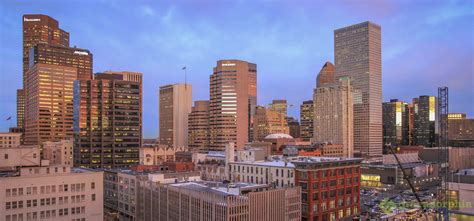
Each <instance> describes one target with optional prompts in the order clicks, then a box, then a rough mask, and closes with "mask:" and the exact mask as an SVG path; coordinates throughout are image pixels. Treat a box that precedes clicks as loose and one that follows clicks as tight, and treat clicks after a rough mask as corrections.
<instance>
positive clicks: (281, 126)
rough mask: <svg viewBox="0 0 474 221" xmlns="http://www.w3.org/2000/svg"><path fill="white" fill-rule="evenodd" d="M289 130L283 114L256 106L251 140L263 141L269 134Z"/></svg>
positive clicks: (285, 132) (287, 131)
mask: <svg viewBox="0 0 474 221" xmlns="http://www.w3.org/2000/svg"><path fill="white" fill-rule="evenodd" d="M289 132H290V130H289V128H288V123H287V122H286V119H285V115H284V114H283V113H280V112H278V111H275V110H272V109H270V108H265V107H263V106H257V107H256V110H255V115H254V120H253V140H254V141H263V139H264V138H265V137H266V136H267V135H270V134H288V133H289Z"/></svg>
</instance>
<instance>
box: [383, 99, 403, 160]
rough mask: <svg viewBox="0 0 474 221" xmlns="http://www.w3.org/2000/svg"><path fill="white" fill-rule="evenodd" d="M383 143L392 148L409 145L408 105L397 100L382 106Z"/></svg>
mask: <svg viewBox="0 0 474 221" xmlns="http://www.w3.org/2000/svg"><path fill="white" fill-rule="evenodd" d="M382 115H383V118H382V119H383V121H382V122H383V143H384V145H385V144H391V145H392V146H394V147H396V146H400V145H408V144H409V128H408V122H409V112H408V104H407V103H406V102H403V101H399V100H397V99H392V100H390V102H384V103H383V104H382ZM388 153H389V152H388Z"/></svg>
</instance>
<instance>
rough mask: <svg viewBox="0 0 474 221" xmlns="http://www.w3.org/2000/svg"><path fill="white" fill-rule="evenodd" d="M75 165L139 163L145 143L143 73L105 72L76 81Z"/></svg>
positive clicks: (112, 165)
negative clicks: (141, 147)
mask: <svg viewBox="0 0 474 221" xmlns="http://www.w3.org/2000/svg"><path fill="white" fill-rule="evenodd" d="M74 139H75V141H74V166H76V167H88V168H123V167H130V166H131V165H134V164H138V162H139V148H140V146H141V140H142V74H141V73H136V72H111V71H108V72H105V73H97V74H95V79H93V80H77V81H75V82H74Z"/></svg>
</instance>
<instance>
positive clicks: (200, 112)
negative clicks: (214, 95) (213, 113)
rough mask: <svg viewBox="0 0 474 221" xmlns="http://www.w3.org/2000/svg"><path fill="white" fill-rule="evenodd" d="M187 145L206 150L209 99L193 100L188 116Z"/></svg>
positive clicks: (191, 148) (207, 144)
mask: <svg viewBox="0 0 474 221" xmlns="http://www.w3.org/2000/svg"><path fill="white" fill-rule="evenodd" d="M188 147H189V149H190V150H206V149H207V148H208V147H209V101H195V102H194V106H193V108H192V109H191V113H189V116H188Z"/></svg>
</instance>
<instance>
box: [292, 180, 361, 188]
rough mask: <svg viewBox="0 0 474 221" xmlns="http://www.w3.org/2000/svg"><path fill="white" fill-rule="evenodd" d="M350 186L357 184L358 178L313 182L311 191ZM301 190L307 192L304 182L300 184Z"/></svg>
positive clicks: (306, 185)
mask: <svg viewBox="0 0 474 221" xmlns="http://www.w3.org/2000/svg"><path fill="white" fill-rule="evenodd" d="M344 183H345V184H346V185H352V184H359V177H353V178H350V177H349V178H345V179H344V178H341V179H338V180H329V181H321V182H314V183H313V184H312V185H313V186H312V189H313V190H317V189H320V188H321V189H324V188H327V187H335V186H342V185H344ZM300 186H301V189H302V190H303V191H304V190H307V189H308V184H307V183H306V182H300Z"/></svg>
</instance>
